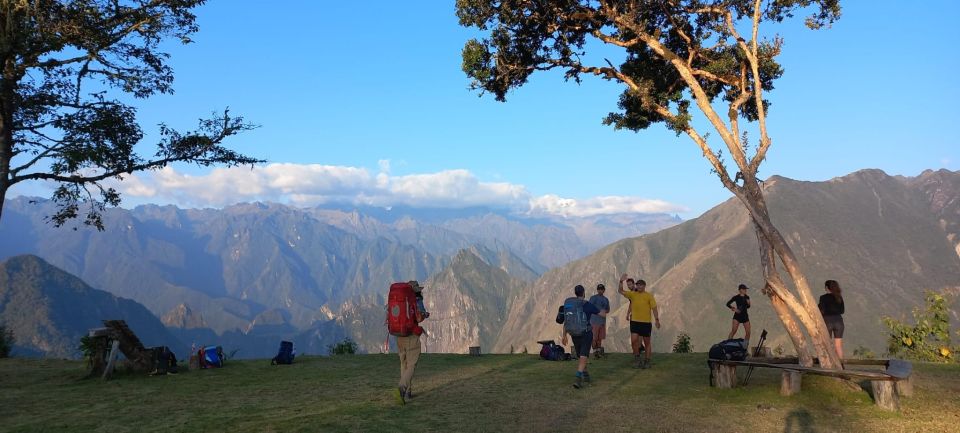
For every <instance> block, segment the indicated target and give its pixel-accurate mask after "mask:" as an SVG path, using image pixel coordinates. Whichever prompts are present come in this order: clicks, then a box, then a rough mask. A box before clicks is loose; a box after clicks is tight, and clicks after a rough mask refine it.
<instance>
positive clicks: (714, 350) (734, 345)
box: [709, 338, 747, 361]
mask: <svg viewBox="0 0 960 433" xmlns="http://www.w3.org/2000/svg"><path fill="white" fill-rule="evenodd" d="M709 356H710V359H721V360H724V361H743V360H744V359H747V342H746V341H745V340H744V339H742V338H734V339H731V340H723V341H721V342H719V343H717V344H714V345H713V346H712V347H710V354H709Z"/></svg>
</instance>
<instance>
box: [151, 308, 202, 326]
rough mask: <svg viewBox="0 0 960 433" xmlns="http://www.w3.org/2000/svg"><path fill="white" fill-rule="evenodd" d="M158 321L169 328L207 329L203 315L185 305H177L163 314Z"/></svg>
mask: <svg viewBox="0 0 960 433" xmlns="http://www.w3.org/2000/svg"><path fill="white" fill-rule="evenodd" d="M160 321H162V322H163V324H164V325H167V326H168V327H170V328H182V329H196V328H206V327H207V322H206V321H205V320H203V315H202V314H199V313H196V312H194V311H193V310H191V309H190V307H188V306H187V304H180V305H177V306H176V307H175V308H174V309H172V310H170V311H169V312H168V313H167V314H164V315H163V317H162V318H161V319H160Z"/></svg>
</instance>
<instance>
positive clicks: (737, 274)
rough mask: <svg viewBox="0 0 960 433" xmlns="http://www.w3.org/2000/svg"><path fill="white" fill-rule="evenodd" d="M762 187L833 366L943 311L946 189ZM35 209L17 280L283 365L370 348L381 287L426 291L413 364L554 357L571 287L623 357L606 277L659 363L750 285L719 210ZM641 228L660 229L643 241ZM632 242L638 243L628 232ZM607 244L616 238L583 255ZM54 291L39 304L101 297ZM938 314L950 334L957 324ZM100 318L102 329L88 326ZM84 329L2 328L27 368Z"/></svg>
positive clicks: (66, 352)
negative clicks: (648, 299)
mask: <svg viewBox="0 0 960 433" xmlns="http://www.w3.org/2000/svg"><path fill="white" fill-rule="evenodd" d="M764 188H765V193H766V196H767V201H768V204H769V207H770V212H771V215H772V218H773V221H774V223H775V224H776V225H777V227H778V228H779V229H780V230H781V232H782V233H784V235H785V236H786V237H787V238H788V241H789V242H790V244H791V246H792V247H793V249H794V251H795V252H796V254H797V255H798V257H799V260H800V264H801V269H802V270H803V272H804V273H805V275H806V276H807V279H808V280H809V281H810V282H811V285H812V289H813V290H814V292H815V293H814V295H815V296H817V295H819V294H820V290H822V284H823V283H822V281H823V280H826V279H836V280H839V281H840V282H841V285H842V286H843V288H844V290H845V291H844V299H845V300H846V303H847V313H846V315H845V320H846V321H847V335H846V336H845V340H846V341H847V347H848V348H855V347H857V346H861V345H862V346H865V347H868V348H871V349H873V350H874V351H875V352H880V351H882V349H883V347H885V333H884V328H883V325H882V324H881V322H880V319H881V317H882V316H884V315H890V316H894V317H898V318H904V317H907V316H908V314H909V312H910V310H911V309H912V308H914V307H916V306H918V305H920V304H921V303H922V299H923V292H924V291H925V290H935V291H945V292H947V293H953V294H960V172H951V171H947V170H940V171H926V172H924V173H922V174H921V175H919V176H916V177H903V176H889V175H887V174H885V173H883V172H881V171H879V170H862V171H858V172H855V173H852V174H850V175H847V176H843V177H839V178H835V179H832V180H830V181H826V182H803V181H796V180H791V179H787V178H783V177H779V176H773V177H771V178H770V179H768V180H767V181H766V182H765V183H764ZM51 209H52V208H51V204H50V203H49V202H46V201H43V200H37V199H28V198H19V199H14V200H10V201H8V202H7V204H6V207H5V213H4V217H3V221H2V223H0V239H3V240H4V242H2V243H0V258H3V257H10V256H15V255H20V254H34V255H36V256H39V257H42V258H43V259H42V260H41V259H38V258H31V259H23V258H22V257H19V256H18V257H15V258H14V259H10V260H9V261H8V263H9V262H11V261H13V262H14V263H19V261H23V260H27V261H29V260H34V261H41V262H44V263H46V262H49V264H50V265H52V266H56V267H58V268H60V269H62V271H60V270H56V271H55V270H51V269H53V268H52V266H50V265H47V266H49V268H48V267H40V265H36V266H34V268H37V269H43V270H42V271H35V272H34V273H35V274H37V275H44V274H46V273H50V274H51V275H54V274H56V275H61V277H58V278H59V280H57V281H71V282H70V283H69V284H67V286H66V287H74V286H76V287H80V285H83V287H86V289H84V290H86V292H83V293H87V292H89V293H104V292H90V291H91V290H94V289H91V288H89V287H87V286H86V285H85V284H83V283H82V282H79V280H75V279H71V278H68V277H67V276H65V275H66V273H71V274H75V275H76V276H78V277H79V278H82V279H83V280H84V281H87V282H88V283H89V284H90V286H93V287H96V288H98V289H102V290H105V291H107V292H109V293H110V294H112V296H114V297H123V298H130V299H132V300H133V301H136V302H139V303H141V304H143V306H145V307H146V309H149V311H150V312H152V316H156V317H161V318H162V323H163V324H164V325H165V326H166V329H167V330H168V331H169V333H168V334H165V336H163V338H166V339H169V340H170V341H174V342H175V344H169V343H166V342H164V344H166V345H168V346H174V345H183V346H185V345H186V344H189V343H200V344H208V343H214V342H215V343H218V344H221V345H222V346H224V347H225V348H227V349H228V350H238V351H239V352H238V353H237V356H240V357H270V356H272V355H273V354H274V353H275V351H276V347H277V344H278V342H279V340H280V339H290V340H293V341H294V342H295V343H296V345H297V348H298V351H299V352H300V353H314V354H316V353H325V352H326V348H327V345H329V344H332V343H335V342H338V341H341V340H342V339H343V338H347V337H349V338H351V339H353V340H354V341H356V342H358V344H359V346H360V349H361V350H362V351H365V352H378V351H383V350H387V349H389V342H388V339H387V334H386V332H385V330H384V328H383V319H384V309H383V308H384V303H385V300H384V296H385V291H386V287H388V286H389V284H390V283H391V282H393V281H405V280H408V279H418V280H420V281H421V282H423V283H424V286H425V287H426V288H425V291H424V294H425V299H426V304H427V305H426V306H427V309H428V311H430V313H431V317H430V319H429V320H428V321H427V322H425V323H424V328H426V330H427V336H426V337H424V339H423V341H424V345H425V350H426V351H429V352H461V353H462V352H465V351H466V350H467V348H468V347H469V346H475V345H480V346H481V347H482V348H483V351H484V352H490V351H494V352H509V351H511V350H513V351H522V350H524V349H526V350H528V351H535V350H537V347H536V343H535V342H536V341H537V340H541V339H551V338H552V339H559V336H560V330H559V326H558V325H556V324H555V323H554V322H553V316H554V314H555V312H556V308H557V306H558V305H560V303H561V302H562V300H563V299H564V298H566V297H568V296H570V295H571V294H572V290H573V286H574V285H576V284H583V285H585V286H587V287H588V290H589V292H590V293H589V294H592V292H593V287H594V286H595V285H596V283H598V282H603V283H605V284H606V285H607V287H608V292H609V293H608V294H607V295H608V297H609V298H610V300H611V306H612V309H613V311H612V312H611V317H610V319H609V325H608V326H609V335H610V339H609V340H608V342H607V343H606V347H607V349H609V350H620V351H623V350H626V349H627V347H628V344H627V341H628V340H627V331H626V322H625V316H626V308H627V306H626V303H625V302H624V301H623V299H622V297H621V296H619V295H618V294H617V293H616V290H615V289H616V280H617V278H618V276H619V275H620V274H621V273H627V274H629V275H631V276H633V277H637V278H643V279H645V280H646V281H647V282H648V288H649V290H650V291H651V292H652V293H653V294H654V295H655V296H656V298H657V301H658V304H659V306H660V314H661V318H662V322H663V328H662V329H660V330H659V331H656V332H655V337H654V348H655V350H657V351H665V350H669V347H670V345H671V344H672V342H673V340H674V338H675V337H676V335H677V334H678V333H680V332H687V333H688V334H690V336H691V337H692V340H693V343H694V347H695V348H696V349H697V350H706V349H707V348H708V347H709V345H710V344H712V343H713V342H716V341H719V340H722V339H723V338H726V334H727V331H728V329H729V326H730V313H729V312H728V310H726V308H725V307H724V305H723V304H724V303H725V301H726V300H727V299H729V298H730V296H732V295H733V294H734V293H735V292H736V290H735V289H736V286H737V284H738V283H745V284H747V285H748V286H751V287H754V288H758V287H760V286H761V285H762V275H761V271H760V268H759V257H758V248H757V241H756V237H755V234H754V232H753V228H752V226H751V224H750V221H749V218H748V216H747V214H746V212H745V211H744V210H743V207H742V206H741V205H740V204H739V203H738V202H736V201H735V200H733V199H731V200H728V201H726V202H724V203H721V204H720V205H718V206H717V207H715V208H713V209H711V210H710V211H708V212H706V213H704V214H703V215H701V216H700V217H698V218H695V219H692V220H689V221H685V222H682V223H679V224H678V223H677V222H678V221H677V220H676V218H675V217H671V216H668V215H638V216H635V217H630V216H606V217H595V218H592V219H584V218H581V219H571V220H569V221H566V222H563V221H555V220H548V219H542V218H540V219H533V218H522V217H517V216H511V215H506V214H503V213H498V212H494V211H490V210H488V209H467V210H442V209H440V210H422V209H412V208H411V209H402V208H394V209H389V210H387V209H377V208H370V209H360V208H352V209H338V208H333V207H327V208H312V209H298V208H293V207H289V206H284V205H278V204H267V203H253V204H241V205H235V206H230V207H227V208H225V209H179V208H176V207H173V206H152V205H149V206H140V207H137V208H135V209H133V210H124V209H113V210H111V211H109V212H108V213H107V215H106V219H105V223H106V224H107V230H106V231H105V232H96V231H92V230H89V229H79V230H70V229H69V228H60V229H54V228H52V227H50V226H49V225H47V224H46V223H45V222H44V220H43V216H44V215H47V214H49V212H50V211H51ZM658 226H662V227H666V228H663V229H662V230H653V228H656V227H658ZM645 229H650V230H651V231H652V232H651V233H646V234H642V233H641V232H643V231H644V230H645ZM608 238H610V239H614V238H616V239H619V240H616V241H614V242H612V243H609V244H607V245H606V246H602V247H601V248H599V249H597V250H593V249H592V248H591V245H595V244H597V243H599V242H601V241H602V240H603V239H608ZM568 258H569V260H568ZM7 266H8V267H9V265H7ZM37 278H39V277H37ZM9 281H17V283H15V284H8V285H7V289H6V292H5V293H7V294H6V295H5V296H6V298H10V299H13V298H11V296H13V295H11V293H15V292H17V291H18V290H26V293H28V295H23V296H25V297H26V298H28V299H41V298H43V299H45V298H44V297H42V296H39V295H36V294H35V293H38V292H37V290H38V289H35V288H34V287H35V286H34V285H30V284H26V283H23V281H32V280H30V279H29V278H27V279H24V278H21V277H18V278H16V279H9ZM45 284H47V283H45ZM64 284H66V283H64ZM21 286H22V287H21ZM44 287H52V286H50V285H49V284H47V285H46V286H44ZM58 290H59V291H54V292H49V293H57V295H55V296H54V297H58V296H63V297H67V295H66V294H65V293H74V295H73V296H89V297H91V298H96V297H97V296H102V295H76V293H80V292H77V291H76V290H73V289H71V290H73V291H72V292H71V291H70V290H63V289H58ZM48 291H49V290H48ZM17 296H21V295H16V296H13V297H14V298H15V297H17ZM44 296H46V295H44ZM751 296H752V298H753V308H752V309H751V310H750V313H751V314H750V315H751V322H752V324H753V326H754V334H755V335H758V334H759V333H760V330H761V329H767V330H768V331H770V343H771V345H772V346H776V345H783V346H784V347H785V348H786V349H787V350H788V351H789V350H790V345H789V342H788V340H787V338H786V336H785V334H784V332H783V330H782V328H781V325H780V324H779V321H778V320H777V318H776V317H775V316H774V314H773V313H772V310H771V308H770V306H769V300H767V299H765V298H764V297H763V295H761V294H760V293H758V292H757V291H756V290H754V291H752V292H751ZM47 297H49V296H47ZM6 298H5V299H6ZM67 299H73V298H69V297H67ZM97 299H99V298H97ZM116 299H120V298H116ZM4 302H5V303H4V304H2V305H5V307H4V308H5V309H4V310H0V321H5V322H11V320H12V321H17V322H23V321H22V320H20V319H22V318H23V317H26V315H25V314H23V312H22V311H23V310H24V309H28V308H33V307H23V306H22V305H27V304H29V305H34V304H36V305H40V304H41V301H37V300H34V301H30V302H28V303H27V304H23V303H20V304H16V303H11V302H10V301H8V300H5V301H4ZM112 302H115V303H123V304H125V305H126V303H127V302H132V301H127V300H117V301H112ZM75 303H76V301H66V302H65V303H64V302H61V301H59V300H56V302H54V303H51V304H49V305H50V307H46V308H47V310H46V311H49V313H46V315H47V316H51V317H53V316H57V317H68V316H65V315H63V314H65V313H63V312H62V311H61V308H66V307H67V306H70V305H73V304H75ZM77 305H81V304H77ZM56 306H60V307H56ZM83 308H84V309H85V310H88V309H89V310H90V311H102V312H101V313H97V314H99V315H120V316H121V317H129V314H130V313H126V312H116V311H114V310H109V311H108V310H97V308H100V307H93V306H86V307H83ZM131 308H135V307H131ZM141 311H143V309H142V310H141ZM123 314H127V316H123ZM951 314H953V318H954V320H957V319H958V317H957V309H956V308H954V309H953V310H951ZM94 315H96V314H94ZM40 317H43V315H40ZM91 317H92V316H91ZM156 317H154V318H153V320H155V321H156V323H159V320H158V319H156ZM11 318H12V319H11ZM104 318H114V317H98V318H97V319H104ZM90 320H92V318H89V319H84V321H83V323H82V324H74V323H66V322H64V321H63V320H60V321H54V322H50V323H56V326H54V325H50V326H53V328H63V329H71V331H69V332H63V333H62V335H65V336H66V337H63V336H55V337H54V336H53V335H54V334H53V331H49V330H43V329H47V328H42V327H41V326H40V325H31V326H32V327H23V326H20V325H18V326H19V327H18V328H17V330H18V332H22V333H24V334H22V335H21V337H22V338H26V339H28V340H31V341H33V340H37V341H54V340H55V341H57V342H58V343H57V344H47V345H46V346H44V345H43V344H34V345H32V346H30V347H31V348H30V349H29V350H28V351H33V352H31V353H34V354H41V355H42V354H46V355H48V356H70V350H71V349H70V347H72V346H71V345H70V344H68V343H69V341H70V340H71V339H72V338H74V337H75V336H76V335H79V334H77V332H80V331H78V330H82V329H85V328H86V327H89V326H93V325H90V324H89V323H88V322H90ZM144 320H146V319H144ZM48 322H49V321H48ZM78 323H79V319H78ZM138 323H139V322H138ZM144 323H146V322H144ZM156 323H154V324H150V325H142V326H145V327H147V328H150V327H155V326H156ZM44 326H46V325H44ZM50 326H48V328H49V327H50ZM147 328H144V329H147ZM151 329H152V328H151ZM134 330H135V331H137V332H138V333H139V332H141V331H140V330H139V329H137V328H136V327H134ZM143 332H148V331H146V330H145V331H143ZM149 332H151V333H152V332H153V331H149ZM37 335H39V336H40V337H36V336H37ZM57 335H59V334H57ZM151 338H152V337H151ZM22 341H27V340H22ZM385 343H387V344H385ZM45 344H46V343H45ZM54 347H57V349H54ZM178 347H182V346H178ZM24 350H27V349H24ZM848 350H850V349H848Z"/></svg>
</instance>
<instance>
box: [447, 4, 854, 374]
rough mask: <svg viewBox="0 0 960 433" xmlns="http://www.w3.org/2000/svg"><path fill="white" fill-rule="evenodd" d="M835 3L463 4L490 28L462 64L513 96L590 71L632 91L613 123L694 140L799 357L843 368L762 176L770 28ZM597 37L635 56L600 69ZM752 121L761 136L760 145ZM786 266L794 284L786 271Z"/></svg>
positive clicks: (479, 82) (828, 19) (471, 21)
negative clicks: (733, 200)
mask: <svg viewBox="0 0 960 433" xmlns="http://www.w3.org/2000/svg"><path fill="white" fill-rule="evenodd" d="M838 2H839V0H766V1H764V0H634V1H623V0H457V16H458V17H459V18H460V24H461V25H463V26H466V27H475V28H476V29H478V30H480V31H481V32H482V33H483V38H482V39H471V40H469V41H467V42H466V45H465V46H464V48H463V53H462V54H463V70H464V72H465V73H466V74H467V75H468V76H469V77H470V78H471V79H472V88H473V89H474V90H479V91H480V92H481V94H483V93H486V92H489V93H492V94H493V95H494V97H495V98H496V99H497V100H498V101H505V99H506V95H507V93H508V92H509V91H510V90H512V89H514V88H518V87H520V86H522V85H523V84H525V83H526V81H527V79H528V78H529V77H530V76H531V75H532V74H534V73H535V72H537V71H547V70H560V71H563V72H564V74H565V77H566V79H567V80H574V81H575V82H578V83H579V82H580V80H581V79H582V78H583V77H585V76H591V75H592V76H595V77H598V78H601V79H604V80H610V81H614V82H617V83H619V84H622V85H623V86H625V90H624V92H623V93H622V94H621V96H620V100H619V102H618V106H619V111H618V112H614V113H611V114H610V115H608V116H607V117H606V118H605V119H604V123H605V124H607V125H610V126H613V127H614V128H616V129H628V130H632V131H640V130H643V129H646V128H648V127H650V126H651V125H653V124H657V123H662V124H663V125H664V126H666V127H667V128H669V129H670V130H672V131H674V132H676V133H677V135H680V134H684V135H686V136H688V137H689V138H690V139H691V140H692V141H693V142H694V143H695V144H696V145H697V147H698V148H699V150H700V151H701V153H702V154H703V156H704V158H706V159H707V161H708V162H709V163H710V167H711V168H712V171H713V172H714V173H715V174H716V175H717V177H718V178H719V179H720V182H721V183H722V184H723V186H724V187H725V188H726V189H727V190H729V191H730V192H731V193H733V195H734V196H736V197H737V198H738V199H739V201H740V202H741V203H742V204H743V205H744V206H745V207H746V209H747V211H748V212H749V214H750V217H751V219H752V221H753V224H754V228H755V230H756V233H757V239H758V243H759V247H760V258H761V264H762V266H763V270H764V277H765V280H766V285H765V288H764V289H763V292H764V293H765V294H766V295H768V297H769V298H770V300H771V303H772V305H773V307H774V310H775V311H776V313H777V315H778V316H779V317H780V319H781V321H783V323H784V326H785V327H786V329H787V331H788V333H789V334H790V337H791V340H792V342H793V344H794V346H796V348H797V353H798V354H800V358H801V362H802V363H803V364H804V365H812V362H813V360H812V358H811V355H810V346H811V343H812V346H813V350H814V351H815V352H816V355H817V356H818V357H819V360H820V363H821V365H823V366H824V367H827V368H840V362H839V359H838V357H837V355H836V352H835V350H834V349H833V345H832V344H831V342H830V339H829V335H828V333H827V329H826V325H825V324H824V322H823V319H822V317H821V316H820V313H819V311H818V308H817V305H816V301H815V300H814V298H813V295H812V294H811V292H810V288H809V285H808V284H807V280H806V278H805V277H804V275H803V273H802V272H800V268H799V265H798V263H797V259H796V255H795V254H794V253H793V251H792V250H791V249H790V246H789V245H788V244H787V241H786V239H785V238H784V236H783V235H782V234H781V233H780V232H779V231H778V230H777V228H776V227H775V226H774V225H773V223H772V222H771V219H770V215H769V212H768V210H767V204H766V202H765V200H764V195H763V188H762V182H761V181H760V180H759V179H758V178H757V172H758V170H759V168H760V164H761V163H762V162H763V161H764V160H765V159H766V156H767V151H768V150H769V149H770V146H771V144H772V140H771V139H770V137H769V136H768V134H767V125H766V119H767V111H768V109H769V107H770V103H769V101H767V100H766V99H765V97H764V92H767V91H770V90H772V89H773V84H774V81H775V80H776V79H777V78H779V77H780V76H781V75H782V74H783V69H782V68H781V66H780V65H779V64H778V63H777V61H776V57H777V55H779V54H780V51H781V46H782V42H783V41H782V39H781V38H779V37H776V36H775V37H772V38H764V37H762V35H761V33H760V27H761V24H764V23H769V22H781V21H783V20H784V19H786V18H789V17H792V16H793V15H794V14H796V13H802V12H803V11H805V10H808V9H809V10H811V11H812V14H811V15H810V16H809V17H808V18H807V19H806V24H807V26H808V27H810V28H812V29H818V28H821V27H823V26H827V25H829V24H831V23H833V22H834V21H835V20H836V19H837V18H839V16H840V6H839V3H838ZM741 31H746V32H749V33H745V34H742V33H741ZM588 42H591V43H596V42H599V43H603V44H606V45H610V46H614V47H620V48H622V49H623V50H625V57H626V60H624V61H623V62H622V63H621V64H620V65H619V66H616V65H614V63H613V62H611V61H609V60H606V59H604V60H603V61H596V62H593V63H592V64H591V63H590V62H589V59H592V58H593V57H589V56H588V53H587V50H586V47H587V43H588ZM721 106H724V107H725V108H726V111H725V112H724V111H723V110H721V109H720V108H719V107H721ZM694 107H695V108H694ZM695 112H699V114H700V115H702V116H703V117H704V118H705V119H706V121H707V124H709V125H710V126H709V127H708V128H712V130H713V132H715V133H716V135H717V138H716V139H714V138H713V137H711V136H710V134H708V133H707V132H705V131H701V130H698V127H695V126H694V125H693V123H692V120H693V115H694V113H695ZM724 115H725V116H724ZM741 121H744V125H741V123H740V122H741ZM741 126H742V127H743V129H741ZM748 128H754V130H756V131H757V132H758V135H759V137H758V138H757V139H756V140H754V141H753V143H752V144H751V141H749V140H748V136H747V132H746V130H747V129H748ZM726 157H729V158H730V159H732V161H733V165H728V162H727V160H726ZM781 265H782V269H783V270H784V271H786V274H787V276H788V277H789V281H791V282H792V286H793V287H790V286H788V284H787V283H786V282H785V281H784V278H783V277H782V276H781V274H780V268H781ZM801 326H802V328H801ZM804 331H805V332H804ZM808 336H809V338H808Z"/></svg>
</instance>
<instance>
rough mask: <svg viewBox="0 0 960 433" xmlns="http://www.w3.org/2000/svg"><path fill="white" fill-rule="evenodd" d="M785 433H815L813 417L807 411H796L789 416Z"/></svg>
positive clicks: (786, 420) (784, 429)
mask: <svg viewBox="0 0 960 433" xmlns="http://www.w3.org/2000/svg"><path fill="white" fill-rule="evenodd" d="M784 421H785V424H786V425H785V426H784V428H783V433H814V432H816V431H817V430H816V429H815V428H814V427H813V415H811V414H810V412H808V411H807V410H806V409H796V410H794V411H791V412H790V413H789V414H787V418H786V419H785V420H784Z"/></svg>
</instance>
